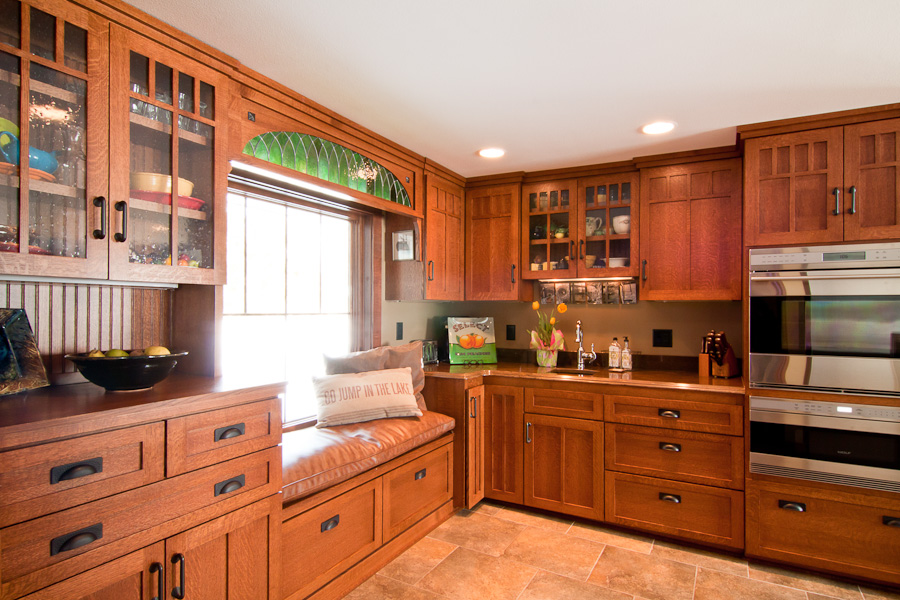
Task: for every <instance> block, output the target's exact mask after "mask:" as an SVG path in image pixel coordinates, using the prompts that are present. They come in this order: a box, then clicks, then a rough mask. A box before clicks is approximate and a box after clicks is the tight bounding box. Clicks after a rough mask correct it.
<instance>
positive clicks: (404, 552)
mask: <svg viewBox="0 0 900 600" xmlns="http://www.w3.org/2000/svg"><path fill="white" fill-rule="evenodd" d="M432 539H434V538H432ZM437 541H439V542H442V543H444V544H450V545H451V546H453V550H451V551H450V552H449V553H447V556H445V557H444V558H442V559H441V560H439V561H438V562H437V563H436V564H435V565H434V566H433V567H431V568H430V569H428V571H426V572H425V573H424V574H423V575H422V576H421V577H419V578H418V579H416V581H415V583H408V582H406V581H401V580H400V579H397V578H395V577H391V576H390V575H385V577H388V578H390V579H393V580H394V581H400V582H401V583H407V584H408V585H411V586H413V587H415V588H418V589H420V590H421V589H425V588H420V587H419V583H420V582H421V581H422V580H423V579H425V578H426V577H428V574H429V573H431V572H432V571H434V570H435V569H437V568H438V565H440V564H441V563H442V562H444V561H445V560H447V557H449V556H450V555H451V554H453V553H454V552H456V551H457V550H458V549H459V548H460V546H459V545H458V544H454V543H452V542H445V541H444V540H437ZM414 545H415V544H413V546H414ZM413 546H410V547H409V548H407V549H406V550H404V551H403V552H402V553H401V554H400V555H399V556H397V557H396V558H394V560H397V558H400V557H401V556H403V555H404V554H406V553H407V552H409V551H410V550H411V549H412V548H413ZM391 562H394V561H393V560H392V561H391ZM389 564H391V563H388V565H389ZM386 566H387V565H385V567H386ZM382 569H384V567H382ZM379 572H380V571H379Z"/></svg>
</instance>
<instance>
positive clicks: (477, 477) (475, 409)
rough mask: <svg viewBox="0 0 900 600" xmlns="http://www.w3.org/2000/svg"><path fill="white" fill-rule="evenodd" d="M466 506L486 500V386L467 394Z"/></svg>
mask: <svg viewBox="0 0 900 600" xmlns="http://www.w3.org/2000/svg"><path fill="white" fill-rule="evenodd" d="M466 396H467V398H466V406H467V407H468V416H467V417H466V421H465V422H466V462H465V473H466V506H467V507H468V508H472V507H473V506H475V505H476V504H478V503H479V502H481V500H482V499H484V386H483V385H479V386H478V387H475V388H472V389H470V390H468V391H467V392H466Z"/></svg>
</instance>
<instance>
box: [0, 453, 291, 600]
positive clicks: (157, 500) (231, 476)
mask: <svg viewBox="0 0 900 600" xmlns="http://www.w3.org/2000/svg"><path fill="white" fill-rule="evenodd" d="M280 450H281V449H280V448H271V449H269V450H265V451H263V452H257V453H255V454H252V455H250V456H245V457H241V458H237V459H234V460H231V461H228V462H224V463H221V464H218V465H214V466H212V467H207V468H205V469H201V470H198V471H194V472H193V473H188V474H186V475H182V476H179V477H173V478H170V479H165V480H163V481H160V482H157V483H153V484H150V485H148V486H145V487H142V488H138V489H136V490H130V491H128V492H123V493H121V494H117V495H115V496H111V497H109V498H103V499H101V500H95V501H93V502H91V503H88V504H84V505H81V506H76V507H74V508H70V509H68V510H64V511H61V512H57V513H54V514H51V515H47V516H45V517H41V518H39V519H34V520H31V521H27V522H25V523H21V524H19V525H13V526H11V527H6V528H4V529H2V530H0V562H2V564H3V583H2V586H0V597H3V598H15V597H18V596H20V595H22V594H24V593H28V592H31V591H33V590H35V589H38V588H40V587H43V586H46V585H49V584H51V583H55V582H56V581H60V580H62V579H64V578H66V577H71V576H72V575H75V574H77V573H80V572H82V571H84V570H86V569H89V568H91V567H95V566H97V565H99V564H102V563H104V562H106V561H109V560H112V559H114V558H116V557H117V556H120V555H122V554H124V553H126V552H131V551H133V550H136V549H138V548H141V547H143V546H145V545H147V544H150V543H153V542H156V541H158V540H159V539H162V537H165V536H166V535H171V534H172V533H175V532H177V531H180V530H182V529H184V528H185V527H187V526H191V525H193V524H194V522H193V521H199V520H200V519H205V520H208V519H211V518H213V517H216V516H219V515H220V514H223V513H225V512H227V511H230V510H233V509H235V508H238V507H240V506H243V505H244V504H249V503H251V502H253V501H255V500H258V499H260V498H263V497H265V496H269V495H272V494H274V493H277V492H278V490H279V489H280V487H281V451H280ZM194 511H201V512H200V514H198V515H191V513H193V512H194Z"/></svg>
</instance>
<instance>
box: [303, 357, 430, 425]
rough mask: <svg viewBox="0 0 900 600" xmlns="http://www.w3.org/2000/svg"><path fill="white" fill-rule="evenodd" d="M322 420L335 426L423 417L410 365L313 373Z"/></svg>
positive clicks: (319, 422)
mask: <svg viewBox="0 0 900 600" xmlns="http://www.w3.org/2000/svg"><path fill="white" fill-rule="evenodd" d="M313 388H314V389H315V392H316V405H317V408H318V423H316V427H331V426H334V425H346V424H348V423H362V422H364V421H373V420H375V419H387V418H390V417H421V416H422V411H421V410H419V407H418V405H417V404H416V397H415V396H414V395H413V384H412V376H411V375H410V369H409V367H404V368H402V369H382V370H380V371H368V372H365V373H346V374H341V375H326V376H325V377H313Z"/></svg>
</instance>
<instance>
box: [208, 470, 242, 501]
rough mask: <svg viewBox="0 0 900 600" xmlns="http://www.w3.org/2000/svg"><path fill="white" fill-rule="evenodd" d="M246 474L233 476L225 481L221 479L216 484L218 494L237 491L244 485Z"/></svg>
mask: <svg viewBox="0 0 900 600" xmlns="http://www.w3.org/2000/svg"><path fill="white" fill-rule="evenodd" d="M244 483H245V481H244V476H243V475H238V476H237V477H232V478H231V479H226V480H225V481H220V482H219V483H217V484H216V489H215V491H216V496H218V495H219V494H229V493H231V492H234V491H237V490H239V489H241V488H242V487H244Z"/></svg>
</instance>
